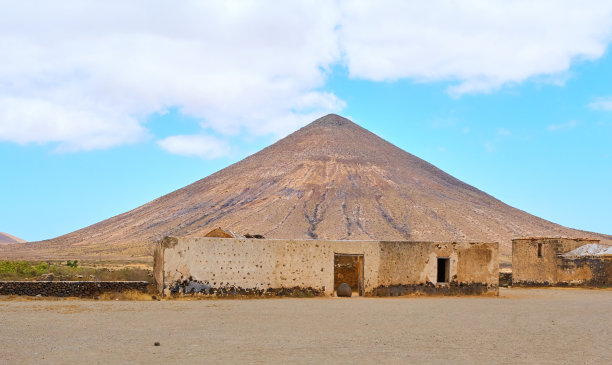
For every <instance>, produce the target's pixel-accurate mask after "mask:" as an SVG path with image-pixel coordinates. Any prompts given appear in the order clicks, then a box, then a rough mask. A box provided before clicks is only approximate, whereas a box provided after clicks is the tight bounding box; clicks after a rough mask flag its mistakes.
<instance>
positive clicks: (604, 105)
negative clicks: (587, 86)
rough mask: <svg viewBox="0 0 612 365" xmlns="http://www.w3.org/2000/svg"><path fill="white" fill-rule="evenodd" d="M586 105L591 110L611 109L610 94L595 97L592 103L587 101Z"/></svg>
mask: <svg viewBox="0 0 612 365" xmlns="http://www.w3.org/2000/svg"><path fill="white" fill-rule="evenodd" d="M588 107H589V108H591V109H593V110H606V111H612V96H609V97H606V98H597V99H595V101H593V102H592V103H589V105H588Z"/></svg>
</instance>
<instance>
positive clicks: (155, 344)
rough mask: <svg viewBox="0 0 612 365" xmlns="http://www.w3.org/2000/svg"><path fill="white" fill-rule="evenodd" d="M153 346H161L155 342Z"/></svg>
mask: <svg viewBox="0 0 612 365" xmlns="http://www.w3.org/2000/svg"><path fill="white" fill-rule="evenodd" d="M153 346H161V344H160V343H159V342H155V343H154V344H153Z"/></svg>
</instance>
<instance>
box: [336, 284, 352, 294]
mask: <svg viewBox="0 0 612 365" xmlns="http://www.w3.org/2000/svg"><path fill="white" fill-rule="evenodd" d="M336 293H337V294H338V296H339V297H350V296H352V295H353V290H352V289H351V287H350V285H348V284H347V283H342V284H340V286H339V287H338V290H337V291H336Z"/></svg>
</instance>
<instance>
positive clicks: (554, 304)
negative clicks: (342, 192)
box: [0, 289, 612, 364]
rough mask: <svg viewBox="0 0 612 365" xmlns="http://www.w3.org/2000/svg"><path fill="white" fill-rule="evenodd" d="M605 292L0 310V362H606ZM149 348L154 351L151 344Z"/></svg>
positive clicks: (7, 304)
mask: <svg viewBox="0 0 612 365" xmlns="http://www.w3.org/2000/svg"><path fill="white" fill-rule="evenodd" d="M611 340H612V290H580V289H502V290H501V292H500V296H499V297H496V298H491V297H442V298H432V297H407V298H350V299H349V298H328V299H251V300H175V301H91V300H76V299H74V300H48V299H47V300H22V299H19V300H15V299H8V298H4V300H2V301H0V343H1V344H2V345H1V346H0V363H4V364H38V363H88V364H98V363H112V364H118V363H153V364H155V363H166V364H167V363H187V362H192V363H238V362H242V363H261V364H268V363H287V362H292V363H347V362H348V363H375V362H379V363H383V362H384V363H423V362H427V363H444V364H457V363H466V364H474V363H501V364H516V363H539V364H544V363H550V364H559V363H572V364H573V363H580V364H610V363H612V345H611ZM155 342H159V343H160V346H154V343H155Z"/></svg>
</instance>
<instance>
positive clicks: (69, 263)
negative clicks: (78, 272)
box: [66, 260, 79, 268]
mask: <svg viewBox="0 0 612 365" xmlns="http://www.w3.org/2000/svg"><path fill="white" fill-rule="evenodd" d="M66 266H68V267H72V268H77V267H78V266H79V261H78V260H74V261H70V260H68V261H66Z"/></svg>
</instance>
